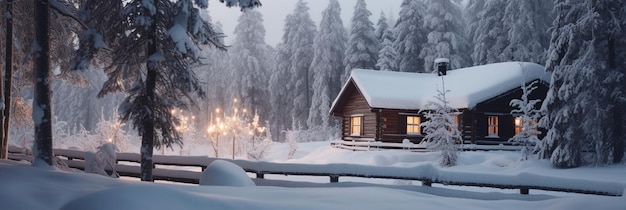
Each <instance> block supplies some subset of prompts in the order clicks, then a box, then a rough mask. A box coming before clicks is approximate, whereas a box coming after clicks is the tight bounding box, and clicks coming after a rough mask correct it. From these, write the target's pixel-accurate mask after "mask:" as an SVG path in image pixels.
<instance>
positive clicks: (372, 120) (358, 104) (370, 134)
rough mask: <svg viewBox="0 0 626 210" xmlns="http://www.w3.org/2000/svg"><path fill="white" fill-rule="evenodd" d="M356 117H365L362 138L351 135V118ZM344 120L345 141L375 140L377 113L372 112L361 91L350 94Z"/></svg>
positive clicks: (343, 115)
mask: <svg viewBox="0 0 626 210" xmlns="http://www.w3.org/2000/svg"><path fill="white" fill-rule="evenodd" d="M355 115H363V125H362V126H363V129H362V130H363V133H362V135H361V136H351V135H350V118H351V117H352V116H355ZM342 118H343V123H342V129H341V130H342V139H343V140H361V139H362V140H375V138H376V113H374V112H372V111H371V109H370V107H369V105H368V104H367V101H366V100H365V98H364V97H363V96H362V95H361V94H360V93H359V91H357V90H355V91H352V93H351V94H350V96H349V98H348V100H347V101H346V103H345V106H344V108H343V113H342Z"/></svg>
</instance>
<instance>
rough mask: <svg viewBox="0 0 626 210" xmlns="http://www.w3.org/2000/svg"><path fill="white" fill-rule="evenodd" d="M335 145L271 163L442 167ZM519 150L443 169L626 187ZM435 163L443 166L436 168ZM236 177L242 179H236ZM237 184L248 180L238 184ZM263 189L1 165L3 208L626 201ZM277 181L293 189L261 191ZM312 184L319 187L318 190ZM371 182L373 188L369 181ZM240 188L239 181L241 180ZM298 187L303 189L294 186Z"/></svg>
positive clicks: (323, 184)
mask: <svg viewBox="0 0 626 210" xmlns="http://www.w3.org/2000/svg"><path fill="white" fill-rule="evenodd" d="M329 144H330V143H329V142H313V143H301V144H299V145H298V150H297V152H296V154H295V156H294V158H292V159H289V160H287V153H288V145H287V144H275V145H274V146H273V147H272V152H270V155H269V156H268V157H266V159H265V160H266V161H271V162H282V163H306V164H328V163H350V164H359V165H370V166H386V167H389V166H392V167H415V166H420V165H426V164H434V163H436V159H437V154H436V153H415V152H408V151H370V152H355V151H349V150H341V149H336V148H332V147H330V146H329ZM519 157H520V154H519V153H517V152H502V151H491V152H480V151H476V152H464V153H461V155H460V159H459V164H458V165H457V166H455V167H452V168H446V169H442V170H445V171H453V172H459V173H467V174H468V175H469V174H472V175H476V174H496V175H514V174H520V173H530V174H539V175H545V176H551V177H563V178H573V179H584V180H592V181H603V182H613V183H615V184H616V185H621V186H626V179H624V177H626V165H614V166H607V167H581V168H575V169H556V168H553V167H552V166H551V165H550V164H549V163H548V162H546V161H543V160H530V161H524V162H518V161H517V159H519ZM434 165H436V164H434ZM233 179H235V178H233ZM237 179H241V177H240V178H237ZM266 179H268V180H256V182H257V185H258V186H249V187H228V186H193V185H178V184H171V183H141V182H137V181H133V180H127V179H122V180H116V179H111V178H107V177H103V176H99V175H93V174H83V173H69V172H63V171H59V170H55V169H46V168H45V167H31V166H30V165H28V164H25V163H17V162H12V161H0V186H2V187H0V204H2V205H1V206H2V208H1V209H156V210H158V209H168V210H169V209H205V208H214V209H416V208H425V209H625V208H626V196H622V197H608V196H594V195H580V194H569V193H553V192H543V191H531V195H519V194H518V193H519V192H518V191H516V190H508V191H505V190H498V189H490V188H468V187H450V186H446V187H442V186H435V187H433V188H430V187H423V186H420V184H419V183H411V182H408V181H394V180H372V179H362V178H343V177H342V178H341V179H340V183H332V184H330V183H328V177H298V176H289V177H285V176H279V175H273V176H268V175H266ZM275 179H281V180H288V181H291V182H290V183H291V184H289V186H291V187H276V186H261V185H267V184H272V183H273V182H275V183H277V184H279V185H283V186H287V185H286V184H285V183H282V182H281V181H272V180H275ZM308 182H317V183H316V184H311V183H308ZM365 182H367V183H365ZM235 183H236V180H235ZM294 186H296V187H294Z"/></svg>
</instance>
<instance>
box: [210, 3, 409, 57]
mask: <svg viewBox="0 0 626 210" xmlns="http://www.w3.org/2000/svg"><path fill="white" fill-rule="evenodd" d="M305 1H306V2H308V5H309V8H310V10H309V14H310V15H311V19H313V21H314V22H315V24H319V22H320V20H321V19H322V12H323V11H324V9H325V8H326V6H327V5H328V2H329V0H305ZM338 1H339V4H341V16H342V18H343V24H344V26H345V27H348V26H349V24H350V19H351V18H352V13H353V12H354V5H355V4H356V0H338ZM296 2H297V0H261V3H262V4H263V6H261V7H260V8H257V10H259V11H261V13H262V14H263V21H264V25H265V41H266V43H267V44H269V45H272V46H274V47H275V46H276V45H277V44H278V43H279V42H280V41H281V40H280V39H281V37H282V35H283V26H284V23H283V21H284V20H285V17H287V15H288V14H290V13H292V12H293V9H294V6H295V4H296ZM365 2H366V3H367V9H369V10H370V12H372V16H371V17H370V18H371V20H372V22H373V23H374V25H376V22H377V21H378V17H379V16H380V12H381V11H383V12H385V16H387V18H389V16H390V14H389V13H393V15H392V16H393V17H394V18H397V17H398V12H399V11H400V4H401V3H402V0H365ZM209 10H210V14H211V18H212V19H213V21H214V22H217V21H219V22H221V23H222V25H223V26H224V27H223V29H224V33H225V34H226V36H228V37H227V38H226V43H227V44H230V40H232V38H233V30H234V29H235V26H236V25H237V18H238V17H239V15H240V14H241V11H240V10H239V9H238V8H226V6H224V4H221V3H219V2H217V1H211V2H210V3H209Z"/></svg>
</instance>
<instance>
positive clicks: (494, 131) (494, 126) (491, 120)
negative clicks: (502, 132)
mask: <svg viewBox="0 0 626 210" xmlns="http://www.w3.org/2000/svg"><path fill="white" fill-rule="evenodd" d="M487 125H488V127H489V129H488V132H489V133H488V134H489V136H498V116H488V117H487Z"/></svg>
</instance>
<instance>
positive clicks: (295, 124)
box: [287, 12, 317, 129]
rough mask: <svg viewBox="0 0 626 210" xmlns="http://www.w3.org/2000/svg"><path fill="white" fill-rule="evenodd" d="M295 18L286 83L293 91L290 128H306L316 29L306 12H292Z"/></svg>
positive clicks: (310, 96)
mask: <svg viewBox="0 0 626 210" xmlns="http://www.w3.org/2000/svg"><path fill="white" fill-rule="evenodd" d="M294 15H295V16H297V17H296V20H295V21H294V24H296V25H297V26H296V28H295V30H294V34H292V36H291V39H292V40H290V46H289V47H290V48H291V50H290V51H291V53H292V57H291V58H292V59H291V62H292V63H291V68H290V75H291V79H290V80H289V83H288V84H287V86H288V90H290V91H293V94H294V95H293V97H292V98H290V99H287V100H288V101H289V100H293V101H292V103H293V109H292V110H291V119H292V124H291V128H293V129H299V128H303V129H306V128H307V123H306V121H307V119H308V118H309V108H310V107H311V98H312V94H313V90H312V89H311V87H312V84H313V72H311V71H310V68H311V62H313V42H314V38H315V34H316V33H317V32H316V29H315V23H313V21H312V20H311V19H310V17H309V16H308V12H306V13H297V14H294Z"/></svg>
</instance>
